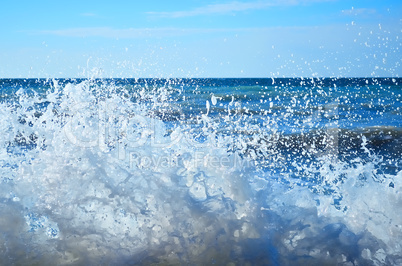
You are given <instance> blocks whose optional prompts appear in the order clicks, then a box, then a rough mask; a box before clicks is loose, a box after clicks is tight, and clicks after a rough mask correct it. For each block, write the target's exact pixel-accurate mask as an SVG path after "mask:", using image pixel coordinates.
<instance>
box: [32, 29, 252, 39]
mask: <svg viewBox="0 0 402 266" xmlns="http://www.w3.org/2000/svg"><path fill="white" fill-rule="evenodd" d="M248 30H257V28H256V29H249V28H248V29H216V28H215V29H209V28H127V29H116V28H111V27H92V28H70V29H59V30H41V31H31V32H30V34H35V35H55V36H63V37H76V38H84V37H102V38H122V39H124V38H153V37H169V36H183V35H191V34H207V33H217V32H233V31H248Z"/></svg>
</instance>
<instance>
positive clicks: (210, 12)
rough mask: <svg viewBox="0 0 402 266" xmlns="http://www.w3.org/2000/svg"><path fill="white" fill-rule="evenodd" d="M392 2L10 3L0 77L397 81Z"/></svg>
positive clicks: (398, 51) (400, 70) (398, 44)
mask: <svg viewBox="0 0 402 266" xmlns="http://www.w3.org/2000/svg"><path fill="white" fill-rule="evenodd" d="M401 31H402V1H400V0H381V1H380V0H238V1H231V0H228V1H220V0H216V1H214V0H187V1H184V0H183V1H152V0H149V1H120V0H115V1H100V0H98V1H91V0H86V1H83V0H77V1H76V0H70V1H63V0H59V1H54V0H52V1H23V0H22V1H12V0H5V1H3V3H2V11H1V15H0V36H1V37H0V78H17V77H22V78H39V77H40V78H53V77H55V78H57V77H60V78H63V77H105V78H109V77H129V78H131V77H132V78H136V77H165V78H169V77H301V76H303V77H351V76H353V77H379V76H382V77H384V76H387V77H401V76H402V32H401Z"/></svg>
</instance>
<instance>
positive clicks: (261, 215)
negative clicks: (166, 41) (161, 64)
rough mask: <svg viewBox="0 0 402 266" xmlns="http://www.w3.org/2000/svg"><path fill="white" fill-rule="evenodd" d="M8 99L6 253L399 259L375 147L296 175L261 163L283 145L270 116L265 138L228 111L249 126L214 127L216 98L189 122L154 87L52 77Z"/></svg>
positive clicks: (148, 258)
mask: <svg viewBox="0 0 402 266" xmlns="http://www.w3.org/2000/svg"><path fill="white" fill-rule="evenodd" d="M135 93H138V94H137V95H134V96H135V97H134V98H136V99H141V100H136V101H133V100H132V99H131V98H132V97H133V94H135ZM126 95H130V96H126ZM18 97H19V100H18V102H16V103H14V104H13V105H10V104H9V103H1V109H0V110H1V113H2V117H4V119H2V120H1V123H0V125H1V127H0V130H1V134H2V135H3V136H5V137H4V138H3V139H2V140H1V149H2V150H1V153H0V160H1V163H2V168H1V169H0V170H1V178H2V180H1V187H0V198H1V199H2V201H1V202H0V205H1V208H0V217H1V218H0V225H1V228H4V229H3V231H2V234H1V236H0V241H1V242H2V243H3V245H2V246H1V247H0V255H1V258H2V259H3V261H4V262H5V263H6V264H27V263H33V262H34V263H51V264H74V265H84V264H88V263H90V264H99V263H100V264H108V263H113V264H115V263H119V264H152V263H173V264H180V263H185V264H192V263H198V264H210V263H216V264H223V263H225V264H226V263H230V262H231V263H235V264H237V263H238V264H243V263H247V262H249V263H255V264H274V265H275V264H290V263H292V261H295V260H296V261H298V262H300V263H303V262H305V263H307V264H320V263H324V262H331V263H344V264H346V263H355V264H365V263H368V264H374V265H384V264H389V263H395V264H398V263H402V259H401V257H400V254H401V251H402V247H401V246H400V243H399V240H400V239H401V238H402V217H401V214H400V213H399V212H398V211H396V210H397V208H398V206H400V205H401V203H402V197H401V194H400V190H401V186H402V184H401V181H400V180H402V171H400V172H399V173H398V174H397V175H391V174H389V175H387V176H385V174H381V173H376V169H375V167H373V164H375V163H376V160H377V159H378V158H376V157H375V156H374V155H373V156H371V157H370V158H369V160H360V161H359V160H356V161H355V162H354V163H352V164H346V163H342V162H339V161H336V160H334V158H333V153H331V152H327V153H320V154H319V156H318V155H317V156H318V157H319V159H318V160H317V163H316V164H314V165H303V163H302V162H301V163H299V162H295V169H298V168H303V169H301V170H300V171H303V173H304V174H305V175H306V176H311V177H313V176H319V178H320V182H318V183H317V184H316V185H313V186H303V185H301V183H300V180H296V179H293V178H292V177H290V172H289V171H288V172H286V173H285V171H284V172H283V173H282V174H281V173H278V172H276V173H273V172H270V171H268V170H266V169H267V166H272V165H276V166H280V165H281V162H282V161H283V158H282V157H283V156H284V155H280V154H278V144H275V143H277V141H278V140H279V139H278V137H277V136H276V135H275V134H271V133H272V132H274V133H275V122H274V121H272V120H270V119H272V118H267V121H266V123H267V124H269V125H270V126H271V129H270V131H269V133H270V134H271V135H270V137H269V138H268V137H267V133H266V132H265V133H264V132H262V131H261V130H259V129H258V126H256V125H254V124H252V123H244V118H241V117H240V116H237V117H236V114H232V113H231V112H230V111H229V115H227V114H226V113H225V114H224V116H222V119H226V122H227V123H228V124H229V125H230V124H232V125H234V127H235V129H236V130H237V131H242V130H243V131H244V132H246V131H248V132H253V131H254V132H257V133H254V134H253V135H252V138H249V137H246V136H245V135H242V134H237V135H236V134H232V135H220V134H219V129H220V123H221V121H220V120H219V119H217V118H214V117H212V116H209V115H210V112H212V111H213V110H212V108H213V107H214V106H216V105H217V99H220V98H218V97H217V96H214V95H212V97H211V103H212V106H211V105H209V101H207V103H208V104H207V106H206V107H207V109H208V111H207V112H206V114H204V115H199V116H198V117H197V120H196V121H197V125H199V128H198V129H195V128H194V127H192V126H191V124H188V123H187V122H184V121H179V122H178V123H176V124H175V128H173V129H170V128H168V125H167V123H166V122H164V121H162V120H161V119H159V118H158V117H157V116H155V115H153V112H152V111H160V110H162V111H163V110H165V109H163V108H169V106H170V105H169V104H170V102H169V90H168V88H166V87H161V88H153V89H152V88H151V89H149V90H144V89H141V90H137V91H136V92H134V91H128V90H127V91H126V90H124V88H122V87H117V86H113V85H112V84H106V83H102V84H97V83H95V82H93V81H91V80H88V81H83V82H81V83H67V84H65V85H59V84H57V82H54V84H53V85H52V89H51V91H49V92H48V93H47V94H46V95H36V96H30V97H28V96H26V94H25V93H24V92H23V91H22V90H21V91H19V92H18ZM231 99H232V102H231V103H230V104H229V105H228V106H227V107H225V110H226V109H228V110H230V109H229V108H234V106H236V103H234V98H233V97H232V98H231ZM40 103H46V104H47V107H45V108H42V109H41V110H37V109H35V105H37V104H40ZM271 103H272V102H271ZM237 106H239V105H237ZM271 107H272V106H271ZM239 110H240V109H238V110H237V111H236V113H238V114H240V113H241V112H240V111H239ZM39 112H40V113H39ZM230 115H231V116H230ZM228 119H229V120H230V121H229V122H228V121H227V120H228ZM242 119H243V120H242ZM201 135H202V136H203V138H202V140H197V137H199V136H201ZM331 143H333V142H331ZM250 146H251V147H250ZM253 147H254V148H253ZM364 148H366V147H365V146H363V149H364ZM314 149H316V147H314V146H313V147H312V148H311V150H314ZM366 149H367V148H366ZM228 150H229V151H228ZM311 150H310V152H311ZM367 151H368V150H367ZM368 152H369V151H368ZM317 154H318V152H317ZM369 155H370V154H369ZM281 156H282V157H281ZM320 156H321V157H320ZM312 180H313V178H312ZM385 180H386V181H385ZM390 182H392V184H393V186H390V185H389V184H390ZM328 191H331V192H330V193H329V192H328ZM334 199H339V202H335V201H334Z"/></svg>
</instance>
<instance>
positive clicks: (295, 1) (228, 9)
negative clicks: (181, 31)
mask: <svg viewBox="0 0 402 266" xmlns="http://www.w3.org/2000/svg"><path fill="white" fill-rule="evenodd" d="M329 1H334V0H269V1H254V2H239V1H234V2H229V3H225V4H213V5H207V6H203V7H198V8H195V9H192V10H185V11H173V12H147V14H148V15H151V16H156V17H165V18H181V17H193V16H200V15H211V14H227V13H235V12H241V11H247V10H257V9H265V8H269V7H275V6H294V5H304V4H309V3H316V2H329Z"/></svg>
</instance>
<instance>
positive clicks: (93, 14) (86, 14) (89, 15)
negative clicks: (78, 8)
mask: <svg viewBox="0 0 402 266" xmlns="http://www.w3.org/2000/svg"><path fill="white" fill-rule="evenodd" d="M80 15H81V16H83V17H97V16H98V15H97V14H95V13H92V12H86V13H81V14H80Z"/></svg>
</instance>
